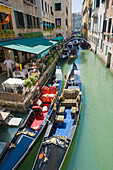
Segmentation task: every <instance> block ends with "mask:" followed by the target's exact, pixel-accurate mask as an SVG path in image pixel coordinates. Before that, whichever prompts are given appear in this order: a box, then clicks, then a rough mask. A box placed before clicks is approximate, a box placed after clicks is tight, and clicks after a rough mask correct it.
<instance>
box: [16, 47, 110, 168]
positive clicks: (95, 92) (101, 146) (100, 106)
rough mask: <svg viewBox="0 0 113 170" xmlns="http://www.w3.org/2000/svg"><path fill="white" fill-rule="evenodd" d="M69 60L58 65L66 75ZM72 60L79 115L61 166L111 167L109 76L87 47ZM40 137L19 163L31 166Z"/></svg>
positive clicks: (69, 65)
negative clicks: (80, 95)
mask: <svg viewBox="0 0 113 170" xmlns="http://www.w3.org/2000/svg"><path fill="white" fill-rule="evenodd" d="M72 63H73V62H68V61H67V60H64V61H61V62H60V63H59V65H60V66H61V68H62V72H63V82H64V81H65V79H64V75H67V74H68V72H69V71H70V69H71V66H72ZM75 63H76V64H77V66H78V68H79V69H80V73H81V77H82V84H83V101H82V109H81V118H80V121H79V126H78V128H77V132H76V134H75V136H74V139H73V142H72V145H71V148H70V150H69V152H68V155H67V157H66V160H65V162H64V165H63V167H62V170H70V169H71V170H108V169H109V170H112V169H113V104H112V103H113V76H112V75H111V74H110V71H109V69H107V68H106V67H105V66H104V64H103V63H102V62H101V60H100V59H99V58H98V57H97V56H96V55H95V54H94V53H92V52H91V51H89V50H81V51H79V53H78V58H77V59H76V61H75ZM43 136H44V134H43V135H42V136H41V138H40V141H39V142H38V143H37V144H36V145H35V147H34V148H33V149H32V151H31V153H30V154H29V156H28V157H27V159H26V160H25V161H24V163H23V164H22V165H21V166H20V168H19V170H23V169H27V170H31V169H32V165H33V162H34V160H35V157H36V154H37V152H38V148H39V146H40V143H41V140H42V138H43Z"/></svg>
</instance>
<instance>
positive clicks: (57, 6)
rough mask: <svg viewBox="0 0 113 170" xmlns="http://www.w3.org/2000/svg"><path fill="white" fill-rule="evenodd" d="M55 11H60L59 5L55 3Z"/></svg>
mask: <svg viewBox="0 0 113 170" xmlns="http://www.w3.org/2000/svg"><path fill="white" fill-rule="evenodd" d="M55 11H61V3H55Z"/></svg>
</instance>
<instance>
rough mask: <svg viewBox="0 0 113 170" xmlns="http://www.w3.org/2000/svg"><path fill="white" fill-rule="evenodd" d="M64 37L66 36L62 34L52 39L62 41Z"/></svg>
mask: <svg viewBox="0 0 113 170" xmlns="http://www.w3.org/2000/svg"><path fill="white" fill-rule="evenodd" d="M63 39H64V37H62V36H58V37H54V38H52V39H51V40H53V41H59V42H61V41H63Z"/></svg>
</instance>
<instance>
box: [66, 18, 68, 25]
mask: <svg viewBox="0 0 113 170" xmlns="http://www.w3.org/2000/svg"><path fill="white" fill-rule="evenodd" d="M66 25H67V26H68V20H67V18H66Z"/></svg>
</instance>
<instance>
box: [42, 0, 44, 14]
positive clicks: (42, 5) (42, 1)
mask: <svg viewBox="0 0 113 170" xmlns="http://www.w3.org/2000/svg"><path fill="white" fill-rule="evenodd" d="M43 10H44V3H43V0H42V11H43Z"/></svg>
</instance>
